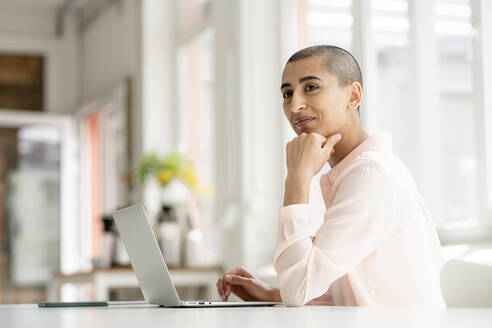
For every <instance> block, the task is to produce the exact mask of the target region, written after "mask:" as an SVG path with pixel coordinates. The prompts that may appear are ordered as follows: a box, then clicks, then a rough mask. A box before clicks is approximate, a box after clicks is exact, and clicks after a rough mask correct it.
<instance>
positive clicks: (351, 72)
mask: <svg viewBox="0 0 492 328" xmlns="http://www.w3.org/2000/svg"><path fill="white" fill-rule="evenodd" d="M312 56H319V57H321V58H322V59H323V61H324V64H325V67H326V70H327V71H328V72H329V73H330V74H333V75H335V76H336V77H337V78H338V83H339V84H340V85H341V86H342V87H344V86H346V85H348V84H349V83H352V82H354V81H357V82H359V83H360V85H361V87H362V86H363V84H362V72H361V70H360V67H359V64H358V63H357V60H355V58H354V56H352V54H351V53H350V52H348V51H347V50H345V49H342V48H339V47H336V46H332V45H319V46H312V47H308V48H304V49H301V50H299V51H298V52H296V53H295V54H293V55H292V56H290V58H289V60H287V64H289V63H292V62H295V61H297V60H301V59H305V58H309V57H312ZM357 109H358V108H357Z"/></svg>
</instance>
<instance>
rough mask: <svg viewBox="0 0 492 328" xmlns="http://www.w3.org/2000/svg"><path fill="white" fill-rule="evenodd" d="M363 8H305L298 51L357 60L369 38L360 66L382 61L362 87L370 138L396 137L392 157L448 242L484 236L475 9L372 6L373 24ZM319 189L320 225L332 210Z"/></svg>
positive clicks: (439, 1)
mask: <svg viewBox="0 0 492 328" xmlns="http://www.w3.org/2000/svg"><path fill="white" fill-rule="evenodd" d="M356 1H361V0H354V1H350V0H345V1H343V0H340V1H316V0H304V1H298V2H297V3H298V15H300V16H302V15H304V16H305V17H306V18H305V19H304V20H303V19H302V17H300V18H298V21H299V28H298V33H299V34H300V37H299V40H301V41H302V40H306V42H305V43H304V44H302V43H299V44H298V46H299V47H298V48H302V47H304V46H310V45H315V44H334V45H337V46H341V47H343V48H345V49H347V50H351V49H354V48H356V47H354V44H353V42H354V40H355V38H354V37H353V35H354V33H355V31H356V30H357V29H359V30H360V29H364V30H365V31H369V32H368V35H369V42H368V45H367V46H366V47H364V48H363V50H362V51H363V52H366V53H363V54H362V56H367V55H368V54H367V53H369V52H370V53H371V55H372V54H373V55H374V56H369V57H368V58H371V60H368V61H367V62H366V63H365V65H367V66H368V67H364V68H363V69H364V71H366V72H367V71H368V72H370V74H367V76H364V80H365V82H366V83H367V84H366V86H367V85H370V90H371V95H370V97H371V102H370V103H369V104H365V105H366V107H365V108H364V109H365V110H367V117H366V118H367V120H366V122H363V124H365V126H366V128H367V129H368V131H369V132H370V133H373V132H375V131H381V130H382V131H388V132H390V133H392V135H393V149H394V152H395V153H396V154H397V155H398V156H399V157H400V158H401V159H402V160H403V162H404V163H405V164H406V166H407V167H408V168H409V170H410V173H411V174H412V176H413V177H414V179H415V181H416V184H417V187H418V188H419V191H420V192H421V194H422V196H423V198H424V200H425V202H426V204H427V206H428V207H429V209H430V212H431V214H432V216H433V218H434V220H435V223H436V225H437V227H438V230H439V231H440V233H441V234H443V233H446V231H458V230H457V229H460V230H461V229H464V228H469V229H470V231H472V230H473V229H474V228H475V231H478V229H477V228H479V227H483V224H484V222H486V220H487V219H486V218H487V215H488V214H487V213H488V211H490V209H489V208H487V207H486V208H485V209H484V208H483V207H480V205H479V203H478V200H477V199H479V198H480V197H479V196H480V190H488V191H486V192H488V193H490V189H491V188H490V187H488V189H487V188H483V186H480V183H482V182H480V178H479V176H483V171H486V170H488V171H487V172H488V174H489V175H490V174H492V173H490V168H484V169H483V171H480V170H479V166H480V165H482V166H485V167H486V165H484V164H483V163H482V162H484V161H485V159H484V158H486V155H482V154H481V153H480V149H481V148H480V147H479V146H480V145H484V144H485V145H489V144H490V140H485V139H486V138H487V133H482V134H480V133H476V131H477V129H478V128H479V125H480V124H483V122H480V121H478V120H477V119H478V117H487V115H486V112H485V111H486V109H485V106H482V108H479V107H477V104H476V103H477V101H476V99H478V98H479V97H480V95H479V94H476V93H475V92H476V90H477V89H479V88H478V87H483V85H479V86H477V85H475V84H476V83H483V81H484V79H482V78H480V76H478V77H477V76H476V75H477V74H475V75H474V72H477V70H475V71H474V69H475V67H476V65H477V63H476V60H478V59H479V58H480V56H478V55H477V54H476V53H474V51H476V50H475V48H474V42H476V41H475V39H474V33H475V29H476V26H474V25H473V22H472V16H473V15H472V14H473V12H472V5H473V3H472V2H471V1H472V0H435V1H431V2H429V1H426V0H415V1H408V0H371V1H369V6H367V8H368V10H367V11H364V12H363V13H362V16H363V17H366V18H367V19H365V20H364V19H363V20H355V19H354V14H355V13H354V10H357V9H356V6H355V3H356ZM476 3H481V2H480V1H476ZM484 3H485V2H484ZM357 4H360V3H359V2H357ZM477 8H478V6H477ZM489 9H490V8H489ZM359 14H360V13H359ZM491 14H492V13H491V12H490V10H489V12H488V14H486V16H485V17H488V19H490V18H491V17H490V15H491ZM482 15H483V13H482ZM482 17H484V16H482ZM482 20H484V19H483V18H482ZM364 21H367V22H369V23H368V26H365V25H364V24H366V23H365V22H364ZM303 24H304V25H303ZM361 25H363V26H361ZM484 33H490V31H488V32H487V31H485V32H484ZM486 39H487V37H484V38H482V40H486ZM482 42H485V41H482ZM487 49H488V48H487ZM289 55H290V54H289ZM486 74H487V73H486V72H485V71H483V70H482V71H480V70H478V75H486ZM366 89H367V88H366ZM368 106H369V107H368ZM361 110H362V108H361ZM477 113H478V114H477ZM477 115H478V116H477ZM484 129H486V128H484ZM289 137H290V136H289ZM482 148H483V147H482ZM488 156H490V154H489V155H488ZM328 170H329V167H325V168H324V169H323V171H322V173H321V174H323V173H325V172H326V171H328ZM480 172H481V173H480ZM321 174H320V175H321ZM483 183H485V184H486V182H483ZM318 185H319V175H318V176H317V177H316V178H315V179H314V180H313V184H312V188H311V204H312V205H313V212H314V213H317V214H315V216H316V219H315V221H316V220H318V221H319V220H322V217H323V214H322V211H323V210H324V206H323V204H322V200H321V198H319V199H318V196H317V194H319V192H320V191H319V186H318ZM487 197H489V199H490V197H491V196H490V195H488V196H487ZM484 198H485V199H487V198H486V197H485V196H484ZM484 220H485V221H484ZM315 223H321V222H315Z"/></svg>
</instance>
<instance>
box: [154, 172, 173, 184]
mask: <svg viewBox="0 0 492 328" xmlns="http://www.w3.org/2000/svg"><path fill="white" fill-rule="evenodd" d="M173 176H174V173H173V171H172V170H169V169H162V170H160V171H159V172H157V179H159V181H160V182H161V184H162V185H163V186H165V185H166V184H167V183H168V182H169V181H170V180H171V179H172V178H173Z"/></svg>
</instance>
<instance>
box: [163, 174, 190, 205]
mask: <svg viewBox="0 0 492 328" xmlns="http://www.w3.org/2000/svg"><path fill="white" fill-rule="evenodd" d="M189 193H190V190H189V188H188V186H187V185H186V184H185V183H184V182H183V181H182V180H181V179H178V178H173V179H171V181H169V183H168V184H167V185H166V186H165V187H164V188H162V193H161V197H162V198H161V199H162V203H163V204H164V205H177V204H183V203H185V202H186V201H187V200H188V197H189Z"/></svg>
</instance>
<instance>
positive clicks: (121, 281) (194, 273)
mask: <svg viewBox="0 0 492 328" xmlns="http://www.w3.org/2000/svg"><path fill="white" fill-rule="evenodd" d="M169 273H170V274H171V278H172V280H173V282H174V285H175V286H176V287H177V288H178V287H205V288H206V292H205V295H204V298H205V299H210V300H215V299H217V300H218V299H219V295H218V294H217V291H216V286H215V285H216V283H217V280H218V279H219V278H220V277H221V276H222V274H223V269H222V267H220V266H214V267H176V268H172V267H170V268H169ZM64 284H91V285H92V286H93V288H94V289H93V291H94V292H93V299H92V300H95V301H106V300H110V299H109V291H110V289H111V288H139V285H138V281H137V276H136V275H135V272H133V269H132V267H115V268H108V269H95V270H93V271H90V272H80V273H75V274H71V275H63V274H57V275H55V277H53V279H52V280H51V281H50V283H49V285H48V294H47V296H48V297H47V299H48V301H65V300H62V299H61V297H62V293H61V290H62V287H63V285H64ZM180 296H181V295H180Z"/></svg>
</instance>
